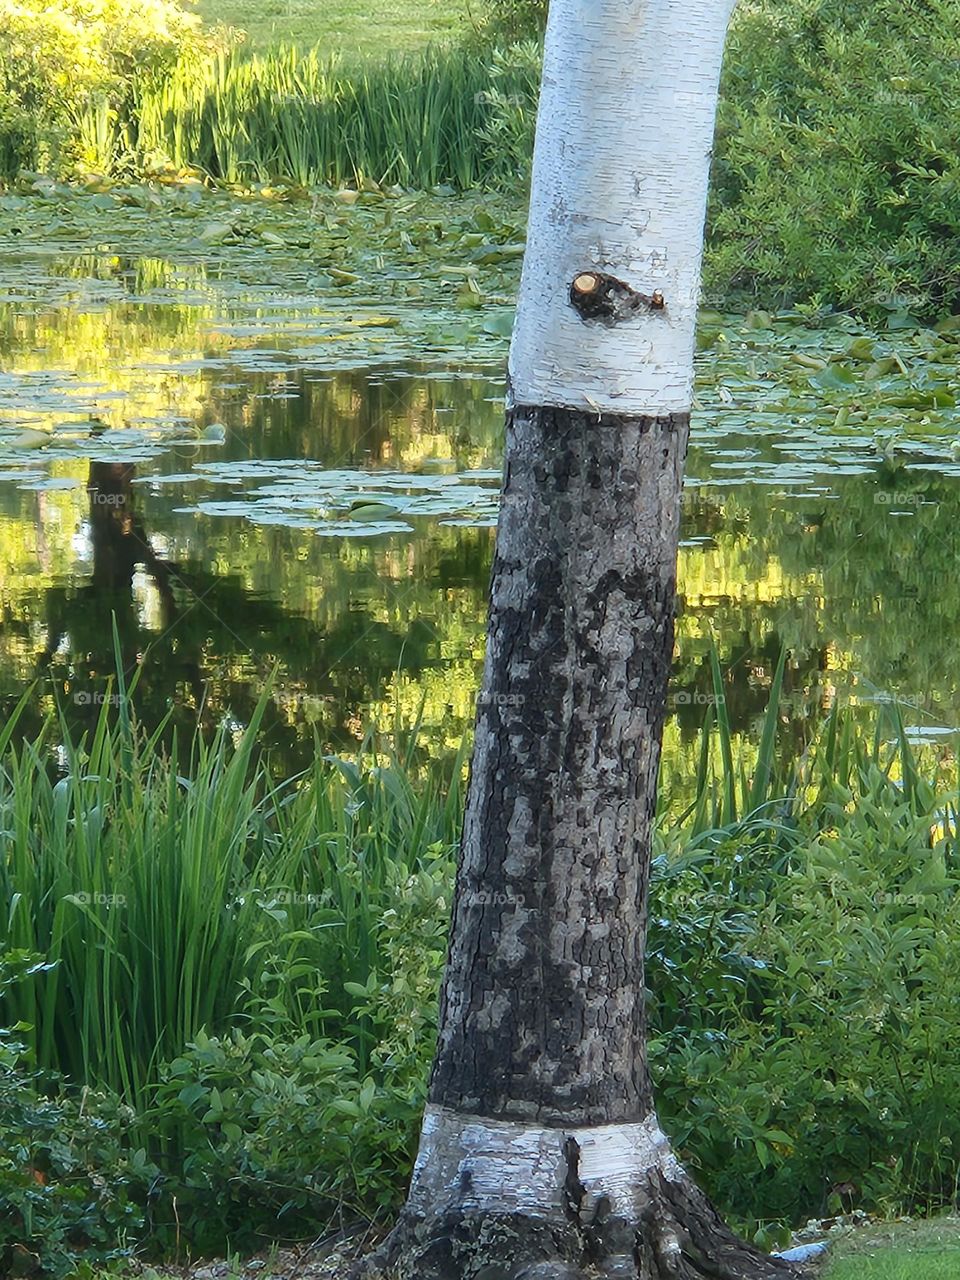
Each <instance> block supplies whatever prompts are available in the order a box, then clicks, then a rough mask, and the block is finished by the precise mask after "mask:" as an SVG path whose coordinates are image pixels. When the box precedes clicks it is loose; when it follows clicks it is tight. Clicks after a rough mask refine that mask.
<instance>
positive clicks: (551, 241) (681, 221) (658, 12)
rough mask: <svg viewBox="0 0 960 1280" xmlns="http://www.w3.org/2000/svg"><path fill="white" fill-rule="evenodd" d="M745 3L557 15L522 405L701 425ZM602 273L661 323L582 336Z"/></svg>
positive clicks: (547, 78) (516, 374)
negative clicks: (706, 329)
mask: <svg viewBox="0 0 960 1280" xmlns="http://www.w3.org/2000/svg"><path fill="white" fill-rule="evenodd" d="M732 9H733V0H690V2H689V3H684V2H683V0H552V3H551V5H550V18H549V23H548V27H547V42H546V53H545V61H544V74H543V86H542V89H541V96H540V111H539V115H538V119H537V142H536V151H535V157H534V168H533V190H532V195H531V209H530V222H529V228H528V233H527V251H526V255H525V257H524V264H523V279H522V283H521V287H520V298H519V305H518V312H517V321H516V327H515V329H514V335H513V345H512V348H511V354H510V380H511V387H512V396H513V401H514V403H515V404H519V405H556V406H560V407H566V408H570V409H585V410H597V411H603V412H609V413H617V414H625V415H637V416H642V415H654V416H657V415H665V414H668V413H686V412H689V410H690V405H691V401H692V388H693V350H694V330H695V325H696V311H697V299H698V295H699V281H700V261H701V254H702V241H703V222H704V215H705V210H706V199H707V184H708V178H709V170H710V154H711V148H712V145H713V129H714V117H715V113H716V101H717V89H718V83H719V77H720V66H721V62H722V58H723V45H724V39H725V35H726V28H727V23H728V21H729V17H730V13H731V12H732ZM590 270H597V271H600V272H604V273H606V274H609V275H611V276H613V277H615V278H616V279H618V280H622V281H624V282H625V283H626V284H628V285H629V286H630V287H631V288H633V289H634V290H636V291H637V292H639V293H642V294H646V295H648V296H652V295H653V294H654V293H656V292H658V291H659V292H661V293H662V294H663V300H664V306H663V309H662V310H659V309H657V310H652V311H646V310H639V311H638V312H637V313H636V314H635V315H631V316H630V318H629V319H627V320H626V321H621V322H620V323H617V324H616V325H609V326H608V325H605V324H603V323H600V322H597V321H585V320H583V319H581V317H580V315H579V314H578V313H577V312H576V311H575V310H574V308H573V307H572V306H571V304H570V287H571V284H572V281H573V280H574V278H575V277H576V276H577V275H578V274H579V273H582V272H585V271H590Z"/></svg>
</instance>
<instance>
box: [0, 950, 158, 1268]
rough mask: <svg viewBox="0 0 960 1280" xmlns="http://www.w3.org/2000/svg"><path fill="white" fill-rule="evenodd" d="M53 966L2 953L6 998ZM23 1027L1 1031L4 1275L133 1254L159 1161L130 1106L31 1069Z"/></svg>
mask: <svg viewBox="0 0 960 1280" xmlns="http://www.w3.org/2000/svg"><path fill="white" fill-rule="evenodd" d="M47 969H49V966H48V965H47V964H46V963H45V962H43V961H39V960H37V958H36V957H34V956H31V955H29V953H27V952H22V951H8V952H6V953H2V952H0V996H2V995H3V994H4V993H5V992H6V991H9V990H10V989H11V988H12V987H13V986H14V985H15V984H17V983H20V982H23V981H26V980H29V979H32V978H34V977H36V976H37V975H39V974H41V973H43V972H44V971H45V970H47ZM18 1030H22V1028H17V1027H14V1028H13V1029H12V1031H11V1030H9V1029H8V1030H3V1029H0V1275H4V1276H6V1275H28V1274H33V1273H34V1272H36V1271H40V1270H42V1271H43V1273H44V1274H45V1275H51V1276H67V1275H70V1274H74V1272H75V1267H76V1263H77V1260H78V1258H83V1259H84V1260H86V1261H87V1262H90V1263H104V1262H108V1261H111V1260H113V1259H115V1258H118V1257H120V1256H122V1255H123V1254H125V1253H126V1252H127V1249H126V1247H125V1245H126V1243H127V1242H130V1241H132V1240H133V1239H134V1238H136V1237H137V1236H138V1235H139V1234H140V1232H141V1231H142V1228H143V1214H142V1213H141V1212H140V1210H139V1208H138V1207H137V1205H136V1203H135V1197H134V1188H139V1187H142V1185H143V1183H144V1180H145V1178H146V1177H148V1176H149V1167H148V1166H147V1164H146V1161H145V1160H144V1157H143V1153H142V1152H131V1151H130V1150H129V1148H128V1145H127V1143H126V1136H125V1126H126V1123H127V1122H128V1121H129V1119H130V1118H131V1113H130V1112H129V1109H126V1110H125V1109H124V1108H122V1107H120V1106H118V1103H117V1101H116V1099H115V1098H111V1097H110V1096H108V1095H106V1094H103V1093H96V1092H93V1091H91V1090H84V1092H83V1093H82V1095H80V1096H77V1095H76V1094H75V1093H68V1092H66V1091H65V1090H64V1089H63V1088H62V1087H61V1086H60V1085H59V1084H58V1082H57V1080H56V1079H55V1078H49V1077H48V1078H44V1077H42V1076H41V1075H40V1074H39V1073H38V1072H36V1071H31V1070H30V1069H29V1068H28V1066H27V1065H26V1058H25V1053H24V1048H23V1046H22V1044H20V1043H19V1042H18V1041H17V1040H16V1039H15V1035H16V1033H17V1031H18Z"/></svg>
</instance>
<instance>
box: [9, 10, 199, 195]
mask: <svg viewBox="0 0 960 1280" xmlns="http://www.w3.org/2000/svg"><path fill="white" fill-rule="evenodd" d="M203 47H205V46H204V42H203V41H201V39H200V36H199V20H198V19H197V18H196V16H195V15H193V14H190V13H187V12H186V11H185V10H184V9H182V8H181V7H180V5H179V4H178V3H176V0H124V2H121V0H97V2H96V3H94V4H89V3H85V2H84V0H60V3H58V4H56V5H50V4H47V3H46V2H45V0H0V101H2V103H3V107H2V109H0V161H2V163H3V166H4V168H3V169H0V177H2V176H4V173H6V175H8V176H11V177H12V176H15V175H16V172H17V170H18V169H19V168H20V167H21V166H23V165H27V164H29V165H31V166H32V167H34V168H43V169H53V170H60V171H64V170H67V171H68V170H70V169H72V168H74V167H75V166H77V165H81V166H85V165H86V166H90V165H97V164H99V163H101V162H102V160H103V156H102V155H98V154H96V153H95V151H91V144H92V142H93V140H94V138H95V136H96V132H97V128H96V125H95V122H96V121H97V120H100V121H101V122H103V121H107V122H108V124H109V129H108V133H109V134H110V141H111V145H113V146H116V145H118V140H117V138H116V137H115V136H114V127H115V126H117V127H119V126H120V125H122V124H123V122H124V120H125V118H126V114H127V112H128V110H129V107H130V104H131V102H132V99H133V95H134V91H135V89H136V88H137V87H138V86H139V85H141V84H145V83H149V82H151V81H154V80H157V79H160V78H162V76H163V74H164V73H165V72H166V71H168V70H169V69H170V67H171V66H172V65H173V63H174V62H175V61H176V59H177V58H179V57H182V56H183V55H184V54H185V52H186V51H187V50H190V49H196V50H199V49H201V48H203Z"/></svg>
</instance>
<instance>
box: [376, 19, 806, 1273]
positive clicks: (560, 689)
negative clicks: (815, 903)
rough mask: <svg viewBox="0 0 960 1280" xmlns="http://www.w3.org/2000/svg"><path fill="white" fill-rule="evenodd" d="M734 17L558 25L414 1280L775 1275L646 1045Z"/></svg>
mask: <svg viewBox="0 0 960 1280" xmlns="http://www.w3.org/2000/svg"><path fill="white" fill-rule="evenodd" d="M727 17H728V10H727V6H726V3H724V2H723V0H721V2H720V3H717V2H716V0H695V2H694V3H692V4H681V3H679V0H553V4H552V5H551V13H550V21H549V24H548V32H547V46H546V57H545V69H544V85H543V90H542V94H541V108H540V116H539V120H538V127H537V149H536V157H535V163H534V179H533V195H532V202H531V218H530V228H529V234H528V244H527V254H526V257H525V260H524V273H523V281H522V285H521V294H520V303H519V309H518V316H517V324H516V329H515V332H514V341H513V346H512V351H511V407H510V409H509V411H508V416H507V442H506V465H505V478H504V486H503V503H502V510H501V517H500V523H499V528H498V532H497V546H496V557H495V562H494V568H493V583H492V589H491V590H492V598H491V608H490V620H489V631H488V641H487V652H486V663H485V668H484V675H483V684H482V690H481V695H480V703H479V709H478V717H477V731H476V744H475V748H474V757H473V766H472V772H471V780H470V788H469V794H468V800H467V813H466V819H465V825H464V832H463V841H462V848H461V857H460V866H459V871H458V877H457V888H456V898H455V906H454V915H453V926H452V934H451V941H450V952H449V959H448V966H447V972H446V976H445V980H444V989H443V996H442V1007H441V1023H440V1040H439V1046H438V1050H437V1057H436V1061H435V1064H434V1070H433V1075H432V1079H431V1085H430V1097H429V1105H428V1107H427V1112H426V1115H425V1118H424V1124H423V1131H422V1136H421V1142H420V1152H419V1156H418V1159H417V1162H416V1167H415V1170H414V1174H413V1181H412V1185H411V1188H410V1193H409V1198H408V1201H407V1205H406V1208H405V1210H404V1212H403V1215H402V1218H401V1221H400V1223H399V1224H398V1227H397V1229H396V1230H395V1231H394V1233H393V1235H392V1236H391V1237H390V1239H389V1240H388V1242H387V1244H386V1246H385V1247H384V1249H383V1250H382V1251H381V1254H380V1255H379V1257H378V1258H377V1259H375V1260H374V1262H373V1263H372V1264H371V1266H370V1267H368V1270H377V1269H381V1270H384V1269H386V1271H387V1272H388V1274H391V1275H398V1276H400V1277H403V1280H407V1278H408V1277H409V1278H410V1280H414V1278H415V1280H521V1278H525V1280H535V1278H542V1280H546V1278H547V1277H555V1278H556V1280H560V1278H561V1277H579V1276H588V1275H590V1276H605V1277H611V1278H613V1277H643V1278H644V1280H667V1277H670V1278H671V1280H673V1278H683V1277H700V1276H704V1277H706V1276H711V1277H719V1278H721V1280H724V1278H725V1280H762V1278H765V1277H774V1276H784V1275H790V1274H791V1268H790V1267H789V1266H788V1265H787V1264H786V1263H785V1262H782V1261H779V1260H777V1259H774V1258H770V1257H767V1256H766V1255H764V1254H762V1253H760V1252H759V1251H758V1250H756V1249H754V1248H752V1247H751V1246H748V1245H746V1244H745V1243H743V1242H742V1241H740V1240H738V1239H737V1238H736V1237H735V1236H734V1235H733V1234H732V1233H731V1232H730V1231H729V1230H728V1229H727V1228H726V1227H725V1226H724V1225H723V1224H722V1222H721V1221H720V1220H719V1218H718V1217H717V1214H716V1213H715V1211H714V1210H713V1208H712V1207H711V1205H710V1204H709V1203H708V1201H707V1200H706V1198H705V1197H704V1196H703V1195H702V1193H701V1192H700V1191H699V1190H698V1189H697V1187H696V1186H695V1185H694V1183H693V1182H692V1181H691V1180H690V1178H689V1177H688V1176H687V1174H686V1173H685V1171H684V1170H683V1169H682V1167H681V1166H680V1165H679V1163H678V1162H677V1160H676V1158H675V1157H674V1155H673V1154H672V1152H671V1149H670V1145H669V1142H668V1140H667V1138H666V1137H665V1136H664V1134H663V1133H662V1132H661V1130H660V1128H659V1125H658V1123H657V1118H656V1113H655V1110H654V1104H653V1098H652V1092H651V1087H650V1080H649V1075H648V1071H647V1063H646V1055H645V1046H644V1010H643V987H644V944H645V934H646V909H647V905H646V904H647V880H648V874H649V867H650V849H651V838H652V830H653V822H654V809H655V802H656V784H657V768H658V763H659V755H660V742H661V735H662V729H663V720H664V708H665V702H666V691H667V681H668V677H669V673H670V666H671V661H672V654H673V607H674V596H675V588H676V558H677V539H678V527H679V515H680V503H681V495H682V484H683V461H684V456H685V452H686V446H687V435H688V429H689V410H690V404H691V398H692V378H693V373H692V359H693V343H694V326H695V319H696V302H697V291H698V280H699V265H700V253H701V243H702V231H703V217H704V208H705V202H706V189H707V177H708V172H709V152H710V146H711V142H712V132H713V116H714V110H715V104H716V92H717V81H718V78H719V69H720V61H721V57H722V50H723V40H724V34H725V29H726V22H727Z"/></svg>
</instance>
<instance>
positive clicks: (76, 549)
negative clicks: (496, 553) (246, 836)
mask: <svg viewBox="0 0 960 1280" xmlns="http://www.w3.org/2000/svg"><path fill="white" fill-rule="evenodd" d="M68 266H69V269H67V266H65V265H64V264H62V263H56V262H54V263H49V264H46V265H45V266H44V267H43V268H42V270H41V269H40V268H37V270H36V271H35V272H34V274H33V275H32V276H31V277H30V278H29V280H27V279H24V278H22V277H17V278H16V280H14V282H13V284H12V285H11V284H10V283H9V282H8V290H7V293H6V294H5V295H3V297H2V299H0V603H2V616H0V709H2V711H3V712H9V711H10V710H11V709H12V708H13V707H14V706H15V704H16V703H17V701H18V699H19V698H20V697H21V695H22V694H23V692H24V690H25V689H26V688H28V687H30V686H31V684H33V693H32V695H31V697H30V699H29V701H28V704H27V706H26V708H25V711H24V715H23V720H22V732H24V733H26V734H28V735H29V734H33V733H35V732H37V731H39V729H40V727H41V725H42V724H43V722H44V721H45V720H46V719H47V718H48V717H49V715H50V714H51V712H52V711H53V710H54V709H55V708H57V707H59V708H61V709H62V712H63V714H64V715H65V717H66V719H67V721H68V722H69V723H70V725H71V726H72V728H73V729H74V730H75V731H76V732H81V731H83V730H85V729H86V730H89V729H92V727H93V725H94V724H95V723H96V720H97V717H98V715H99V714H100V711H101V708H102V706H103V704H104V700H107V701H108V702H109V699H110V698H111V697H112V696H113V695H114V694H115V685H114V684H113V683H112V681H111V677H112V675H113V673H114V672H115V669H116V659H115V648H114V645H115V641H114V625H115V627H116V636H117V643H118V644H119V648H120V653H121V656H122V665H123V668H124V671H125V673H126V678H127V679H128V680H129V679H130V678H131V677H132V675H133V673H134V672H138V673H139V674H138V681H139V684H138V690H137V707H138V710H139V715H140V717H141V719H142V720H143V722H144V724H145V725H147V726H148V727H152V726H154V725H156V724H159V723H160V721H161V720H162V718H163V717H164V716H166V715H169V716H170V717H171V720H170V729H169V732H171V733H172V732H174V731H175V729H176V728H177V727H179V728H180V729H182V730H187V731H189V730H191V729H192V727H193V726H194V725H195V724H196V722H197V721H198V719H199V721H200V722H201V723H202V724H203V725H204V726H206V727H208V728H211V729H212V728H213V727H214V726H215V725H216V724H218V723H220V722H221V721H222V720H223V719H224V718H227V720H228V722H229V723H230V724H232V725H234V726H236V728H237V729H239V728H241V727H242V726H243V725H244V724H245V723H246V722H247V721H248V720H249V718H250V716H251V714H252V711H253V708H254V707H255V705H256V703H257V700H258V699H259V698H260V696H261V694H262V693H263V690H264V688H265V687H266V686H267V684H268V682H269V681H271V680H272V681H273V683H272V685H271V693H270V700H269V707H268V713H267V716H266V719H265V723H264V728H263V731H262V734H263V740H264V743H265V744H267V745H269V747H270V749H271V752H272V753H273V756H274V759H275V761H276V767H277V769H278V771H282V772H285V773H287V774H292V773H294V772H295V771H297V770H298V769H299V768H301V767H303V765H304V764H305V762H306V760H307V759H308V758H309V756H310V755H311V754H312V752H313V751H314V749H315V741H317V740H319V742H320V743H321V745H322V746H323V747H324V748H325V749H332V750H338V751H343V750H349V749H350V748H351V747H352V746H355V745H356V744H357V743H358V742H359V741H360V740H361V739H362V737H363V734H364V731H365V728H366V727H367V726H368V725H370V724H377V725H380V726H381V727H383V728H389V727H392V726H393V725H395V724H399V725H400V726H402V727H403V728H405V729H409V728H411V727H412V726H414V725H415V724H416V725H419V726H420V733H421V750H422V751H423V753H425V754H426V755H429V756H434V757H438V758H439V757H443V756H445V755H447V754H449V753H451V752H453V751H455V750H456V749H457V747H458V745H459V744H460V742H461V739H462V737H463V734H464V732H465V731H466V730H467V729H468V728H469V726H470V724H471V723H472V719H473V707H474V700H475V695H476V688H477V683H478V679H479V673H480V665H481V660H482V652H483V635H484V618H485V612H486V596H487V585H488V575H489V570H490V562H491V558H492V550H493V537H494V524H495V516H496V499H497V490H498V486H499V468H500V458H501V436H502V416H503V364H504V355H505V348H502V349H501V350H500V351H499V352H493V353H484V358H482V359H480V360H477V359H475V358H474V359H472V360H467V359H464V360H463V361H462V362H461V361H456V360H452V359H451V358H450V356H449V353H447V354H446V355H444V356H443V357H442V358H441V357H437V356H435V355H433V354H432V353H430V352H424V351H420V350H416V349H410V345H409V343H408V344H407V346H406V348H404V347H403V344H401V343H398V342H397V341H396V340H395V339H393V338H392V336H391V330H390V325H389V323H388V321H389V317H379V318H378V317H377V316H376V315H375V314H374V313H372V312H364V311H363V310H362V309H358V308H353V309H352V310H351V311H350V312H349V314H347V313H346V312H344V313H342V314H337V315H332V314H331V313H330V311H329V310H328V309H325V308H324V307H322V306H321V305H320V304H319V303H318V302H317V300H315V299H311V298H291V297H285V298H279V297H271V296H270V294H269V292H263V291H261V292H260V293H259V294H256V295H254V296H252V297H247V298H245V299H242V300H238V299H237V298H236V297H235V296H230V297H227V296H226V295H225V294H224V293H223V291H222V290H220V289H219V288H218V284H217V282H216V281H215V280H211V279H209V278H207V277H205V276H203V275H202V273H201V274H197V273H190V272H187V271H183V270H181V271H178V270H177V269H174V268H170V267H167V266H165V265H164V264H162V263H161V264H144V263H142V262H140V263H137V262H134V263H122V262H121V263H120V264H119V265H118V264H117V261H116V260H111V262H110V263H108V264H107V265H106V266H104V264H103V263H102V262H101V261H100V260H98V259H96V258H95V257H94V258H87V259H76V260H72V261H71V263H70V264H68ZM131 281H132V283H131ZM381 321H382V323H381ZM501 346H502V344H501ZM702 359H703V360H704V362H705V363H706V364H709V362H710V360H711V359H712V357H711V355H710V353H709V352H707V353H705V354H704V356H703V357H702ZM749 377H755V379H756V383H757V386H758V388H760V391H762V390H763V388H762V383H763V378H762V377H761V376H759V375H756V373H755V371H754V373H753V374H750V373H749V370H748V372H747V374H745V375H744V379H745V381H746V382H749ZM760 391H758V393H757V394H758V396H759V395H760ZM938 450H939V452H938ZM954 467H955V460H954V458H953V454H952V453H951V452H950V450H949V448H948V447H947V446H945V445H943V444H942V442H941V443H940V444H938V445H937V447H936V449H933V450H932V451H931V449H930V448H929V447H921V446H920V445H918V446H917V448H916V450H915V451H914V452H913V453H911V452H910V450H909V449H908V450H906V451H902V452H901V453H900V454H898V455H897V456H896V457H891V456H890V454H889V451H888V452H887V453H884V452H883V451H882V450H880V451H878V449H877V447H876V441H875V440H874V439H873V438H872V437H871V436H870V434H869V433H864V434H863V435H862V437H859V436H857V435H851V434H850V433H838V432H831V431H830V430H829V429H821V430H819V431H818V432H816V433H813V434H811V433H810V432H809V431H808V430H806V429H805V428H803V427H802V426H798V425H797V423H796V422H795V421H794V420H792V419H791V417H790V415H789V414H777V413H773V412H769V411H764V412H762V413H758V414H756V415H754V414H753V413H752V411H751V409H750V405H749V396H745V397H743V398H742V399H741V401H740V403H738V404H737V405H735V406H734V407H732V408H731V407H728V406H726V405H725V404H724V403H723V402H722V401H721V402H720V403H712V404H711V403H708V404H707V405H706V407H704V408H701V410H700V412H699V413H698V415H697V418H696V422H695V428H694V434H693V443H692V447H691V452H690V457H689V462H688V485H687V490H686V495H685V502H684V512H683V530H682V545H681V551H680V576H679V595H680V607H679V618H678V625H677V655H676V664H675V678H674V685H673V690H672V694H671V706H670V722H669V724H668V728H667V733H666V756H665V770H664V786H665V788H666V789H667V790H668V791H671V792H675V793H676V795H677V796H678V797H682V796H683V795H684V794H687V793H688V792H689V787H690V785H691V779H692V777H693V774H694V771H695V768H696V760H695V755H696V753H695V752H694V751H693V750H692V745H693V743H694V742H695V740H696V738H697V735H698V733H699V730H700V726H701V725H702V723H703V721H704V717H705V714H706V711H707V708H708V707H709V706H710V703H711V700H712V698H713V685H712V683H711V676H710V667H709V650H710V645H711V643H712V642H713V643H715V644H716V645H717V648H718V650H719V654H720V659H721V663H722V666H723V668H724V671H725V673H726V684H725V694H724V696H725V699H726V709H727V712H728V715H729V718H730V721H731V724H732V727H733V728H734V730H735V731H736V732H737V734H738V735H741V737H742V739H743V743H744V751H745V754H746V757H747V758H748V757H749V751H750V745H749V744H750V743H751V741H755V739H756V736H757V732H758V726H757V721H758V718H759V717H760V716H762V714H763V712H764V711H765V709H766V706H767V701H768V696H769V685H770V679H771V675H772V672H773V669H774V667H775V665H776V660H777V656H778V654H779V651H780V649H781V646H783V645H786V646H787V647H788V648H789V651H790V654H791V660H790V663H789V666H788V672H787V679H786V684H785V689H784V697H783V705H782V708H781V723H782V742H781V750H782V751H783V752H785V753H788V754H792V753H796V752H798V751H800V750H801V749H802V747H803V745H804V741H805V738H806V736H807V735H808V734H809V732H810V727H811V725H812V724H813V723H815V722H816V721H817V719H818V715H817V712H818V709H819V708H823V707H826V706H828V705H829V704H830V703H831V701H832V700H833V699H834V698H835V697H836V696H837V695H838V694H842V695H844V696H851V697H853V698H854V699H855V700H857V701H858V702H861V703H864V704H867V705H869V704H870V703H871V702H872V701H873V700H877V699H883V698H887V697H889V696H891V695H896V696H897V697H899V698H901V699H902V700H904V702H905V703H906V704H907V706H908V708H909V710H908V712H907V718H908V719H909V720H910V721H911V723H912V724H913V725H914V726H915V727H916V732H917V736H919V737H921V738H923V737H926V738H928V739H929V740H936V738H937V736H938V734H939V733H940V732H941V731H944V730H950V729H952V728H953V726H955V725H957V724H960V674H958V664H957V662H956V658H955V646H956V639H957V634H958V632H957V603H958V592H957V585H956V582H957V575H956V568H957V564H958V553H960V532H958V530H960V489H958V481H957V477H956V475H954V474H952V473H951V469H952V468H954ZM33 682H35V683H33Z"/></svg>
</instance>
